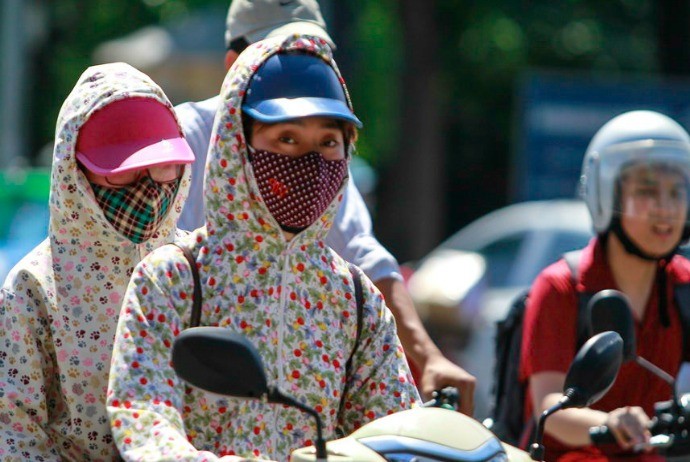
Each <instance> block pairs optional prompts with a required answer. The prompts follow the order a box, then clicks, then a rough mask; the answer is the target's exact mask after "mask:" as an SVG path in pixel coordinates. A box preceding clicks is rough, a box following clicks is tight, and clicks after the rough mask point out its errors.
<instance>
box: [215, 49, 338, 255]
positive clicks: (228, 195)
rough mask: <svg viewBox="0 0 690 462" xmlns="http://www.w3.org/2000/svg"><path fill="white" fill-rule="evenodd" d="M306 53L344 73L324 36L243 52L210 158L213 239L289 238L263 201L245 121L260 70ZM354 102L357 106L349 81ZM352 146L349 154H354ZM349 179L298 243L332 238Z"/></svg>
mask: <svg viewBox="0 0 690 462" xmlns="http://www.w3.org/2000/svg"><path fill="white" fill-rule="evenodd" d="M286 52H304V53H309V54H312V55H314V56H317V57H319V58H321V59H323V60H324V61H325V62H326V63H327V64H329V65H330V66H331V67H332V68H333V69H334V70H335V72H336V74H337V75H338V77H339V79H340V81H341V82H343V79H342V77H341V75H340V71H339V70H338V68H337V66H336V64H335V62H334V61H333V57H332V52H331V49H330V48H329V47H328V45H327V44H326V43H325V42H324V41H323V40H321V39H318V38H316V37H310V36H291V37H288V38H284V37H282V38H274V39H267V40H263V41H261V42H257V43H255V44H253V45H251V46H250V47H248V48H247V49H246V50H245V51H243V52H242V54H240V56H239V57H238V59H237V61H236V62H235V64H234V65H233V68H232V71H231V72H228V74H227V76H226V78H225V81H224V82H223V86H222V89H221V92H220V102H219V106H218V110H217V112H216V118H215V120H214V127H213V132H212V135H211V143H210V147H209V152H208V160H207V162H206V175H205V185H204V201H205V205H206V226H207V229H208V236H209V240H213V237H212V236H213V235H215V234H217V235H223V236H227V235H228V233H247V232H249V233H252V234H263V235H266V236H267V238H268V239H275V240H278V241H280V240H283V241H284V238H283V235H282V232H281V228H280V225H278V223H277V221H276V220H275V219H274V218H273V216H272V215H271V213H270V212H269V210H268V208H267V207H266V205H265V203H264V202H263V200H262V199H261V194H260V192H259V189H258V186H257V183H256V179H255V177H254V173H253V169H252V167H251V164H250V162H249V157H248V149H247V143H246V138H245V133H244V127H243V125H242V103H243V100H244V95H245V92H246V90H247V87H248V85H249V82H250V81H251V78H252V76H253V75H254V73H255V72H256V70H257V69H258V68H259V67H260V66H261V65H262V64H263V63H264V62H265V61H266V60H267V59H268V58H270V57H271V56H273V55H274V54H276V53H286ZM343 89H344V90H345V95H346V97H347V100H348V105H349V106H350V109H352V104H351V102H350V98H349V95H348V92H347V88H345V85H344V84H343ZM351 154H352V147H350V152H349V153H348V159H349V158H350V157H351ZM347 181H348V179H347V178H345V179H344V180H343V184H341V185H340V190H339V191H338V193H337V194H336V195H335V197H334V199H333V200H332V201H331V204H330V205H329V207H328V208H327V209H326V211H324V213H323V214H322V215H321V216H320V217H319V218H318V219H317V220H316V221H315V222H314V223H312V224H311V225H310V226H308V227H307V228H306V229H305V230H303V231H302V232H300V233H299V234H297V235H296V236H295V237H294V238H293V239H292V241H296V242H299V243H301V244H303V243H306V242H313V241H316V240H320V239H323V238H325V237H326V234H327V233H328V230H329V229H330V227H331V225H332V223H333V220H334V219H335V215H336V213H337V211H338V207H339V204H340V202H341V201H342V197H343V191H344V189H345V187H346V185H347Z"/></svg>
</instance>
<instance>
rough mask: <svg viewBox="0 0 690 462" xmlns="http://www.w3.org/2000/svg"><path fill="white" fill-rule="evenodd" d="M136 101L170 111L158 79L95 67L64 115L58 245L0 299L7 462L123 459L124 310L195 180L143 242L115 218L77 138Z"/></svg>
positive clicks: (58, 145) (54, 185) (38, 253)
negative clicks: (114, 379) (118, 352)
mask: <svg viewBox="0 0 690 462" xmlns="http://www.w3.org/2000/svg"><path fill="white" fill-rule="evenodd" d="M127 97H143V98H151V99H155V100H157V101H159V102H161V103H163V104H165V105H166V106H168V107H171V105H170V102H169V101H168V99H167V98H166V97H165V95H164V94H163V92H162V91H161V89H160V88H159V87H158V86H157V85H156V84H155V83H153V82H152V81H151V79H150V78H148V76H146V75H144V74H142V73H141V72H139V71H137V70H136V69H134V68H132V67H130V66H129V65H126V64H123V63H117V64H107V65H102V66H94V67H90V68H88V69H87V70H86V71H85V72H84V73H83V74H82V76H81V77H80V79H79V81H78V82H77V84H76V86H75V87H74V89H73V90H72V92H71V93H70V95H69V96H68V97H67V99H66V100H65V102H64V104H63V106H62V109H61V111H60V114H59V117H58V121H57V128H56V134H55V135H56V137H55V148H54V153H53V166H52V177H51V191H50V224H49V237H48V238H47V239H46V240H45V241H43V242H42V243H41V244H39V245H38V246H37V247H36V248H35V249H34V250H32V251H31V252H30V253H29V254H28V255H27V256H26V257H24V259H23V260H22V261H21V262H19V263H18V264H17V266H16V267H15V268H14V269H13V270H12V271H11V273H10V274H9V275H8V277H7V279H6V280H5V283H4V285H3V287H2V290H1V291H0V460H3V461H8V460H17V461H19V460H21V461H25V460H40V461H49V460H93V461H96V460H103V461H109V460H117V459H118V454H117V449H116V447H115V444H114V442H113V438H112V435H111V433H110V425H109V421H108V418H107V412H106V408H105V398H106V390H107V386H108V373H109V371H110V357H111V353H112V345H113V339H114V336H115V328H116V326H117V318H118V314H119V312H120V307H121V305H122V299H123V295H124V293H125V289H126V287H127V283H128V282H129V279H130V277H131V274H132V271H133V269H134V266H135V265H136V264H137V263H138V262H139V261H140V260H141V259H142V258H143V257H144V255H146V254H147V253H149V252H150V251H151V250H152V249H154V248H155V247H157V246H159V245H161V244H163V243H166V242H170V241H172V240H174V238H175V234H176V227H175V223H176V221H177V218H178V216H179V214H180V211H181V209H182V204H183V201H184V199H185V197H186V192H187V190H188V188H189V173H188V172H186V173H185V176H183V178H182V180H181V182H180V186H179V188H178V192H177V195H176V198H175V200H174V203H173V204H172V206H171V207H170V211H169V213H168V216H167V217H166V218H165V219H164V221H163V222H162V224H161V225H160V228H159V230H158V232H157V234H156V235H154V237H153V238H151V239H150V240H148V241H147V242H145V243H142V244H139V245H136V244H134V243H132V242H131V241H129V240H128V239H126V238H125V237H123V236H122V235H120V234H119V233H118V231H117V230H116V229H115V228H114V227H113V226H112V225H111V224H110V223H109V222H108V221H107V220H106V218H105V216H104V214H103V212H102V211H101V209H100V207H99V206H98V204H97V202H96V199H95V197H94V194H93V191H92V189H91V186H90V185H89V183H88V181H87V179H86V177H85V176H84V174H83V173H81V172H80V171H79V167H78V165H77V162H76V159H75V145H76V139H77V133H78V131H79V129H80V127H81V126H82V125H83V124H84V123H85V122H86V120H87V119H88V118H89V117H90V116H91V114H93V113H94V112H95V111H97V110H98V109H100V108H102V107H104V106H105V105H107V104H109V103H111V102H113V101H117V100H120V99H123V98H127ZM171 110H172V107H171ZM185 170H190V169H185Z"/></svg>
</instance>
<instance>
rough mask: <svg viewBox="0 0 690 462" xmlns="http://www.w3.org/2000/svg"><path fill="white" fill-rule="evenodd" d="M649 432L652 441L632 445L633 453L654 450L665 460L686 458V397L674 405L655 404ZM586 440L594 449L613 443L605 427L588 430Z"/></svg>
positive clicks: (689, 423) (689, 441)
mask: <svg viewBox="0 0 690 462" xmlns="http://www.w3.org/2000/svg"><path fill="white" fill-rule="evenodd" d="M649 430H650V432H651V433H652V437H651V438H650V440H649V441H648V442H646V443H642V444H638V445H636V446H635V447H634V450H635V451H642V450H644V449H648V448H655V449H657V450H658V452H659V453H661V454H663V455H666V456H681V455H690V395H684V396H683V397H682V398H681V399H680V400H678V403H676V402H674V401H672V400H671V401H662V402H659V403H656V404H655V405H654V417H653V418H652V421H651V424H650V427H649ZM589 437H590V439H591V441H592V444H594V445H595V446H596V445H603V444H611V443H615V442H616V438H615V437H614V436H613V433H612V432H611V431H610V430H609V428H608V427H607V426H606V425H601V426H598V427H592V428H590V429H589Z"/></svg>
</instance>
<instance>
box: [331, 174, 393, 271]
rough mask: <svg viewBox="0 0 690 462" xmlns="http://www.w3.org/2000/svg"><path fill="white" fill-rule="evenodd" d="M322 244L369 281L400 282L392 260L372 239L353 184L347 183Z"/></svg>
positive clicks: (360, 198) (374, 238) (372, 236)
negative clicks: (324, 242) (389, 280)
mask: <svg viewBox="0 0 690 462" xmlns="http://www.w3.org/2000/svg"><path fill="white" fill-rule="evenodd" d="M350 177H352V174H351V173H350ZM326 244H328V246H329V247H331V248H332V249H333V250H335V251H336V252H337V253H338V255H340V256H341V257H343V258H344V259H345V260H347V261H349V262H351V263H354V264H355V265H357V266H359V267H360V268H361V269H362V271H364V273H365V274H366V275H367V276H368V277H369V279H371V280H372V281H379V280H381V279H387V278H395V279H398V280H402V276H401V274H400V267H399V266H398V262H397V261H396V259H395V257H393V255H391V253H390V252H388V250H386V248H385V247H383V245H381V243H380V242H379V241H378V240H377V239H376V237H375V236H374V232H373V230H372V226H371V216H370V215H369V211H368V210H367V206H366V204H365V203H364V199H362V196H361V194H360V193H359V191H358V190H357V187H356V186H355V184H354V182H353V181H349V182H348V185H347V189H346V190H345V196H344V197H343V203H342V204H341V205H340V209H339V210H338V215H337V216H336V218H335V222H334V223H333V227H332V228H331V230H330V231H329V233H328V235H327V236H326Z"/></svg>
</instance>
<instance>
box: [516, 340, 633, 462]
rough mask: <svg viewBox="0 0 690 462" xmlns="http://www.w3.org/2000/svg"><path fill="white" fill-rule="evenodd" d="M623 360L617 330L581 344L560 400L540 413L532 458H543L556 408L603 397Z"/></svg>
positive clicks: (565, 407)
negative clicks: (549, 422)
mask: <svg viewBox="0 0 690 462" xmlns="http://www.w3.org/2000/svg"><path fill="white" fill-rule="evenodd" d="M622 363H623V339H621V336H620V335H618V333H616V332H612V331H607V332H601V333H599V334H596V335H595V336H593V337H592V338H590V339H589V340H587V342H585V344H584V345H582V347H581V348H580V350H579V351H578V352H577V355H575V359H573V362H572V363H571V364H570V368H569V369H568V373H567V374H566V377H565V383H564V385H563V397H562V398H561V400H560V401H559V402H558V403H557V404H555V405H554V406H552V407H550V408H549V409H547V410H545V411H544V412H543V413H542V415H541V416H540V417H539V422H538V424H537V432H536V437H535V443H534V444H532V445H531V446H530V451H529V452H530V456H531V457H532V459H533V460H543V458H544V446H543V445H542V439H543V436H544V425H545V423H546V419H547V418H548V417H549V416H550V415H551V414H553V413H554V412H556V411H559V410H561V409H568V408H573V407H584V406H589V405H591V404H593V403H595V402H596V401H598V400H599V399H601V398H602V397H603V396H604V395H605V394H606V392H607V391H609V389H610V388H611V386H612V385H613V382H614V381H615V380H616V377H617V376H618V371H619V369H620V367H621V364H622Z"/></svg>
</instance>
